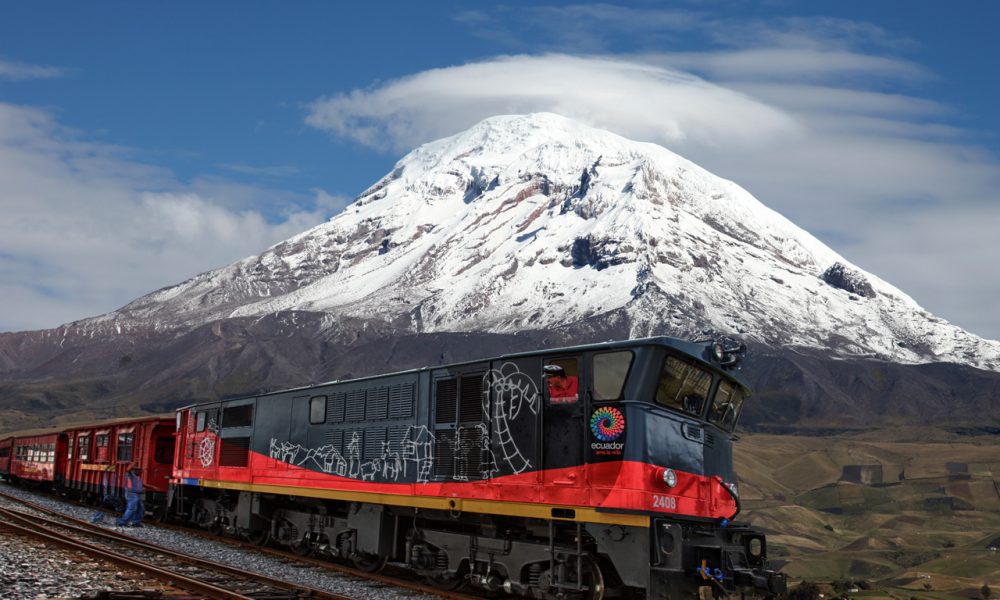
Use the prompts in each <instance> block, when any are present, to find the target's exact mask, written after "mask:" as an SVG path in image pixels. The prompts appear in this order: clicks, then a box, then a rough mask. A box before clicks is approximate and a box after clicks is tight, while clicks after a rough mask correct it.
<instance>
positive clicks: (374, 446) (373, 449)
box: [363, 427, 385, 460]
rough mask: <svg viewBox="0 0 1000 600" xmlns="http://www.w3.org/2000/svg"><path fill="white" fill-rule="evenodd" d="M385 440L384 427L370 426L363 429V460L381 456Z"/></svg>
mask: <svg viewBox="0 0 1000 600" xmlns="http://www.w3.org/2000/svg"><path fill="white" fill-rule="evenodd" d="M383 442H385V429H384V428H382V427H370V428H368V429H366V430H365V453H364V457H363V458H364V459H365V460H372V459H375V458H379V457H380V456H382V444H383Z"/></svg>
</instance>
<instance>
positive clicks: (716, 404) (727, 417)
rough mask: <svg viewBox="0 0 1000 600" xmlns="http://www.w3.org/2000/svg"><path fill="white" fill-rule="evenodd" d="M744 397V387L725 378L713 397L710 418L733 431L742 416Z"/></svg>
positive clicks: (723, 427)
mask: <svg viewBox="0 0 1000 600" xmlns="http://www.w3.org/2000/svg"><path fill="white" fill-rule="evenodd" d="M743 399H744V395H743V389H742V388H740V386H738V385H736V384H735V383H733V382H731V381H727V380H725V379H723V380H722V381H720V382H719V390H718V391H717V392H715V398H713V399H712V410H710V411H709V412H708V420H709V421H711V422H712V423H715V424H716V425H718V426H719V427H721V428H722V429H725V430H726V431H732V430H733V428H734V427H735V426H736V420H737V419H738V418H739V416H740V409H741V408H742V407H743Z"/></svg>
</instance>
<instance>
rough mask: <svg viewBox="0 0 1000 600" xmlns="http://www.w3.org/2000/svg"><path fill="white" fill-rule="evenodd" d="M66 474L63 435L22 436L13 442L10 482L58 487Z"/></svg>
mask: <svg viewBox="0 0 1000 600" xmlns="http://www.w3.org/2000/svg"><path fill="white" fill-rule="evenodd" d="M65 471H66V434H65V433H64V432H61V431H52V432H45V433H22V434H19V435H15V436H14V438H13V449H12V451H11V457H10V478H11V480H12V481H29V482H34V483H36V484H44V485H55V486H58V485H61V484H62V478H63V474H64V473H65Z"/></svg>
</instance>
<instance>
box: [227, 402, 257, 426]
mask: <svg viewBox="0 0 1000 600" xmlns="http://www.w3.org/2000/svg"><path fill="white" fill-rule="evenodd" d="M251 425H253V404H242V405H240V406H227V407H226V408H224V409H222V426H223V427H226V428H228V427H249V426H251Z"/></svg>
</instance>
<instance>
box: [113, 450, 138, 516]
mask: <svg viewBox="0 0 1000 600" xmlns="http://www.w3.org/2000/svg"><path fill="white" fill-rule="evenodd" d="M141 473H142V470H141V469H140V468H139V466H138V465H136V464H135V463H132V464H131V465H129V469H128V471H126V472H125V479H124V481H122V484H123V485H124V487H125V514H123V515H122V517H121V518H120V519H118V522H117V523H115V524H116V525H118V526H119V527H121V526H127V525H130V526H132V527H142V517H143V515H144V514H145V512H146V508H145V507H144V506H143V505H142V477H141V476H140V474H141Z"/></svg>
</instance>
